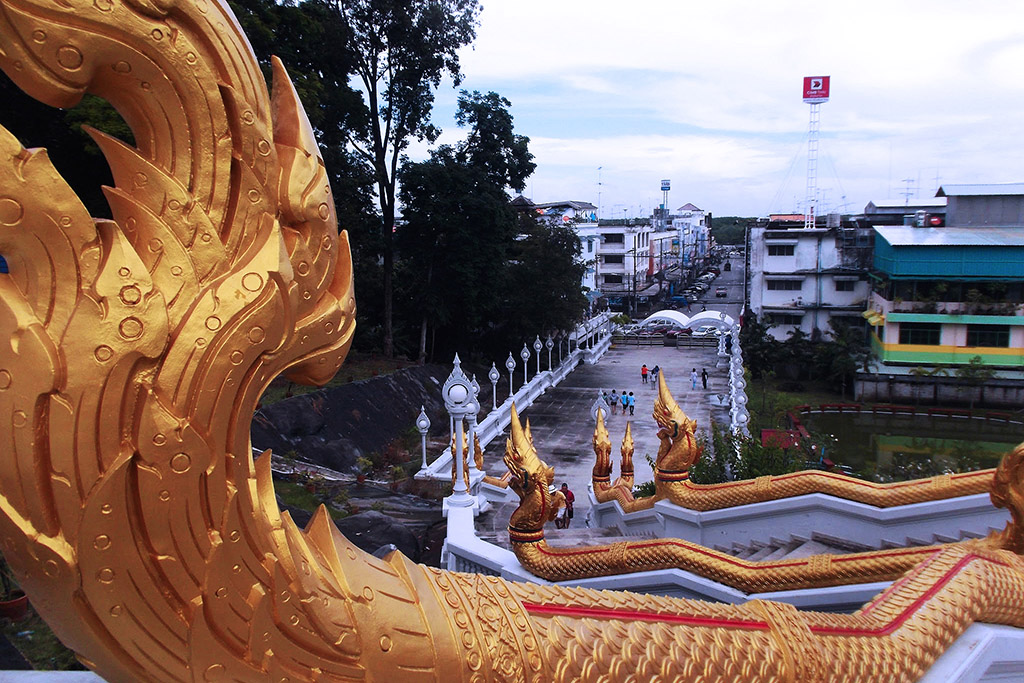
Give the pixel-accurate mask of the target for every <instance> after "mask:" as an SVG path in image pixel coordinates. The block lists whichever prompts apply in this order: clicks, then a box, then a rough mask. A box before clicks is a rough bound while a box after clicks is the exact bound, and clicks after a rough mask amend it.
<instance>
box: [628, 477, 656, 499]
mask: <svg viewBox="0 0 1024 683" xmlns="http://www.w3.org/2000/svg"><path fill="white" fill-rule="evenodd" d="M654 493H655V485H654V482H653V481H645V482H643V483H641V484H637V485H636V486H634V487H633V497H634V498H650V497H651V496H653V495H654Z"/></svg>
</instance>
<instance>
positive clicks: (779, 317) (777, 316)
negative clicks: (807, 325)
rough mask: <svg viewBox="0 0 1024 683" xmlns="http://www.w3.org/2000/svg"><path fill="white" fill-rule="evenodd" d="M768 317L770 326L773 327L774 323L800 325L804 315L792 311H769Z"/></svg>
mask: <svg viewBox="0 0 1024 683" xmlns="http://www.w3.org/2000/svg"><path fill="white" fill-rule="evenodd" d="M768 319H769V320H770V321H771V322H770V324H771V325H772V327H775V326H776V325H800V323H802V322H803V320H804V317H803V316H802V315H795V314H793V313H769V314H768Z"/></svg>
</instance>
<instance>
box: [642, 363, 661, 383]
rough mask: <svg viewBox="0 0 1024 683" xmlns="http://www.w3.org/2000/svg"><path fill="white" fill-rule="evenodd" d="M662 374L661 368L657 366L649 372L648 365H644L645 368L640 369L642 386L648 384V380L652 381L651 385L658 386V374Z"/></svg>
mask: <svg viewBox="0 0 1024 683" xmlns="http://www.w3.org/2000/svg"><path fill="white" fill-rule="evenodd" d="M660 372H661V368H659V367H658V366H657V365H655V366H654V368H653V369H651V370H648V369H647V364H646V363H644V365H643V367H642V368H640V383H641V384H647V382H648V380H650V382H651V383H653V384H657V383H658V373H660Z"/></svg>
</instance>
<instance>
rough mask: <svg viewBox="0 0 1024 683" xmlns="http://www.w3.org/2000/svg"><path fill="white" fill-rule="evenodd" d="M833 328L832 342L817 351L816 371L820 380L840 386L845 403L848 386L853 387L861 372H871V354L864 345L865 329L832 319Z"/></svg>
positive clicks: (821, 343) (819, 345) (821, 345)
mask: <svg viewBox="0 0 1024 683" xmlns="http://www.w3.org/2000/svg"><path fill="white" fill-rule="evenodd" d="M829 326H830V327H831V328H832V329H831V330H830V331H829V333H828V335H829V337H831V339H829V340H828V341H826V342H819V343H818V344H817V346H816V349H815V350H816V353H815V370H816V372H817V375H818V376H819V377H824V378H825V379H827V380H829V381H830V382H838V383H839V385H840V387H841V392H842V396H843V398H844V399H845V398H846V385H847V384H848V383H850V384H852V382H853V379H854V378H855V376H856V374H857V371H858V370H860V369H862V368H863V369H864V370H865V371H866V370H867V367H866V366H867V363H868V361H869V360H870V356H871V353H870V350H869V349H868V347H867V344H865V343H864V329H863V327H862V326H856V325H851V324H850V323H848V322H846V321H843V320H841V319H840V318H832V319H830V320H829Z"/></svg>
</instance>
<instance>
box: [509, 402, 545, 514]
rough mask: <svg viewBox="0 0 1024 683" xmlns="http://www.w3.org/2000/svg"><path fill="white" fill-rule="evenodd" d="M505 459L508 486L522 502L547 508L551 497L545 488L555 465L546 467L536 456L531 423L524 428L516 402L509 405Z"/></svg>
mask: <svg viewBox="0 0 1024 683" xmlns="http://www.w3.org/2000/svg"><path fill="white" fill-rule="evenodd" d="M504 460H505V466H506V467H508V470H509V472H511V473H512V481H511V482H509V486H510V487H511V488H512V490H513V491H515V492H516V493H517V494H518V495H519V498H520V500H521V504H523V505H525V504H526V503H527V502H530V503H531V504H536V505H538V506H540V507H545V508H549V507H550V501H551V497H552V496H551V494H550V493H549V491H548V487H549V486H551V484H552V482H554V480H555V468H554V467H548V465H547V464H545V463H544V461H543V460H541V459H540V457H539V456H538V455H537V449H536V448H534V446H533V436H532V435H531V434H530V423H529V421H527V423H526V427H525V428H524V427H523V425H522V423H521V422H520V421H519V413H518V412H517V411H516V407H515V404H513V405H512V422H511V424H510V426H509V436H508V439H507V440H506V442H505V456H504Z"/></svg>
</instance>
